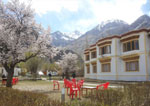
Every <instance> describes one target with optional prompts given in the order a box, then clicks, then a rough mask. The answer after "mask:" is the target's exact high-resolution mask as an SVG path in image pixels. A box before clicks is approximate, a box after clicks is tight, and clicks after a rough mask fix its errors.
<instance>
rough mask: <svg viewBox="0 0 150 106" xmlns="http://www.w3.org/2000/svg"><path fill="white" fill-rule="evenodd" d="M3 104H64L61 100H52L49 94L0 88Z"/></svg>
mask: <svg viewBox="0 0 150 106" xmlns="http://www.w3.org/2000/svg"><path fill="white" fill-rule="evenodd" d="M0 95H1V99H0V105H1V106H62V105H63V104H61V103H60V102H59V101H54V100H50V99H49V98H48V96H46V95H44V94H40V93H32V92H27V91H19V90H14V89H12V88H4V87H1V88H0Z"/></svg>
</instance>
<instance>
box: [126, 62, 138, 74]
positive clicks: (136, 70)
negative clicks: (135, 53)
mask: <svg viewBox="0 0 150 106" xmlns="http://www.w3.org/2000/svg"><path fill="white" fill-rule="evenodd" d="M133 62H134V63H135V62H137V63H136V64H138V65H137V66H136V67H135V68H136V69H135V70H131V67H132V66H131V64H132V63H133ZM127 63H128V64H129V70H128V69H127ZM139 69H140V68H139V60H130V61H125V72H139Z"/></svg>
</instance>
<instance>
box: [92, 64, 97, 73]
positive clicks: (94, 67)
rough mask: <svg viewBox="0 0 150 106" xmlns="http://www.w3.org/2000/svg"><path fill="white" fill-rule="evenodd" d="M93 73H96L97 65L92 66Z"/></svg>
mask: <svg viewBox="0 0 150 106" xmlns="http://www.w3.org/2000/svg"><path fill="white" fill-rule="evenodd" d="M92 68H93V73H97V64H92Z"/></svg>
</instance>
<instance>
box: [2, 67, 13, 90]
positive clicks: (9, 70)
mask: <svg viewBox="0 0 150 106" xmlns="http://www.w3.org/2000/svg"><path fill="white" fill-rule="evenodd" d="M4 68H5V70H6V71H7V83H6V87H10V88H11V87H12V78H13V75H14V67H10V68H8V67H4Z"/></svg>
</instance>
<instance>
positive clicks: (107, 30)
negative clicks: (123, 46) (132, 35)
mask: <svg viewBox="0 0 150 106" xmlns="http://www.w3.org/2000/svg"><path fill="white" fill-rule="evenodd" d="M142 28H150V17H149V16H148V15H143V16H141V17H139V18H138V19H137V20H135V21H134V22H133V23H132V24H130V25H128V24H127V23H126V22H124V21H122V20H109V21H106V22H102V23H101V24H98V25H97V26H95V27H94V28H92V29H91V30H89V31H87V32H86V33H85V34H83V35H82V36H81V37H79V38H78V39H76V40H74V41H73V42H71V43H70V44H69V45H67V48H68V49H71V50H74V51H75V52H77V53H78V54H83V52H84V50H85V48H86V47H88V46H89V45H91V44H94V43H95V42H96V41H97V40H99V39H101V38H104V37H107V36H112V35H121V34H123V33H126V32H129V31H131V30H137V29H142Z"/></svg>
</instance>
